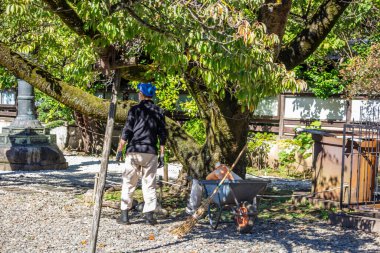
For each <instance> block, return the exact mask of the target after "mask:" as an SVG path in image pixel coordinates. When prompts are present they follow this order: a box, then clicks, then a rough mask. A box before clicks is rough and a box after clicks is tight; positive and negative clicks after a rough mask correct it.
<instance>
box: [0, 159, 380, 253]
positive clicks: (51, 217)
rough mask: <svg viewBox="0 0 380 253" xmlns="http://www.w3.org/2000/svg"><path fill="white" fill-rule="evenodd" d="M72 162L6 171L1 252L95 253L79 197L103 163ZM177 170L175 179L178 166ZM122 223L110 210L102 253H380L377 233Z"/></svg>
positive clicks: (319, 226)
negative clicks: (181, 232) (182, 231)
mask: <svg viewBox="0 0 380 253" xmlns="http://www.w3.org/2000/svg"><path fill="white" fill-rule="evenodd" d="M67 161H68V162H69V164H70V169H69V170H66V171H60V172H57V171H54V172H53V171H50V172H47V171H44V172H41V171H39V172H30V173H26V172H0V252H12V253H13V252H87V247H88V240H89V234H90V230H91V221H92V210H93V209H92V207H91V206H89V205H88V204H86V203H84V202H83V200H82V199H80V198H78V194H80V193H83V192H84V191H86V190H87V189H89V188H92V181H93V177H94V173H95V172H96V171H97V170H98V169H99V159H96V158H91V157H67ZM119 169H120V168H119V167H118V166H117V165H116V164H111V165H110V169H109V177H108V178H107V179H109V183H112V182H115V183H118V182H120V174H119ZM170 170H171V174H172V175H174V174H175V173H176V172H178V165H173V166H172V167H171V168H170ZM110 181H112V182H110ZM117 216H118V211H117V210H115V209H111V208H103V212H102V218H101V226H100V229H99V239H98V252H143V251H148V252H359V251H363V252H364V251H365V252H380V238H379V236H378V235H377V234H368V233H364V232H361V231H353V230H345V229H342V228H340V227H333V226H331V225H329V224H328V223H326V222H312V223H311V222H307V221H296V222H294V221H292V222H289V221H282V220H272V221H270V220H258V221H257V223H256V224H255V227H254V230H253V232H252V233H251V234H247V235H240V234H238V233H237V232H236V231H235V229H234V227H233V226H232V225H223V226H221V227H220V228H218V229H217V230H216V231H214V230H211V229H210V228H209V227H208V226H207V224H199V225H198V226H197V227H196V228H195V229H194V230H193V232H192V233H191V234H189V235H188V236H187V237H185V238H182V239H176V238H174V237H173V236H171V235H170V234H169V232H168V231H169V229H170V228H171V227H172V226H173V225H176V224H179V223H180V222H181V221H180V220H178V219H174V218H167V219H161V220H159V225H157V226H154V227H151V226H147V225H145V224H144V223H143V221H142V220H141V218H139V217H136V215H135V216H133V220H132V222H133V223H132V224H131V225H130V226H122V225H119V224H117V223H116V221H115V219H116V217H117ZM151 235H153V236H154V240H149V237H151ZM151 239H152V238H151Z"/></svg>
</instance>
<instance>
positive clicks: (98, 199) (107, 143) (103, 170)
mask: <svg viewBox="0 0 380 253" xmlns="http://www.w3.org/2000/svg"><path fill="white" fill-rule="evenodd" d="M119 86H120V70H118V69H117V70H115V76H114V80H113V82H112V96H111V104H110V109H109V112H108V118H107V128H106V133H105V137H104V144H103V153H102V161H101V164H100V173H99V178H98V187H97V188H96V196H95V206H94V214H93V219H92V228H91V238H90V248H89V252H91V253H95V251H96V243H97V240H98V230H99V221H100V214H101V211H102V201H103V192H104V187H105V184H106V177H107V168H108V158H109V155H110V151H111V142H112V134H113V126H114V123H115V114H116V102H117V90H118V89H119Z"/></svg>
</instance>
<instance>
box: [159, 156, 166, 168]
mask: <svg viewBox="0 0 380 253" xmlns="http://www.w3.org/2000/svg"><path fill="white" fill-rule="evenodd" d="M164 164H165V161H164V155H160V156H159V157H158V168H162V167H164Z"/></svg>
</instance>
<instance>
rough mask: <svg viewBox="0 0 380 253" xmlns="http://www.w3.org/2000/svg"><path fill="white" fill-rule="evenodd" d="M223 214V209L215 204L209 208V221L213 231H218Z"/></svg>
mask: <svg viewBox="0 0 380 253" xmlns="http://www.w3.org/2000/svg"><path fill="white" fill-rule="evenodd" d="M221 214H222V209H221V207H220V206H219V205H217V204H215V203H210V205H209V206H208V219H209V222H210V226H211V227H212V229H217V227H218V225H219V221H220V216H221Z"/></svg>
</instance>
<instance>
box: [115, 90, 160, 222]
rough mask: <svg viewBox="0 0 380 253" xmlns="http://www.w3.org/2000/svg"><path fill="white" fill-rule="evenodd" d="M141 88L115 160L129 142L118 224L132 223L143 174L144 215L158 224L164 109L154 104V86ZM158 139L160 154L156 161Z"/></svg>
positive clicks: (129, 114) (128, 117)
mask: <svg viewBox="0 0 380 253" xmlns="http://www.w3.org/2000/svg"><path fill="white" fill-rule="evenodd" d="M138 89H139V101H140V103H139V104H138V105H135V106H133V107H132V108H131V109H130V110H129V112H128V116H127V121H126V123H125V126H124V128H123V132H122V135H121V139H120V142H119V146H118V149H117V155H116V160H117V161H120V159H121V157H122V150H123V148H124V146H125V144H127V143H128V144H127V149H126V156H125V168H124V170H123V173H122V175H123V185H122V191H121V205H120V209H121V216H120V218H119V219H118V223H121V224H130V223H129V216H128V215H129V214H128V210H129V209H131V207H132V202H133V193H134V191H135V189H136V186H137V182H138V178H139V174H141V176H142V191H143V197H144V202H145V204H144V208H143V213H144V216H145V219H146V222H147V223H148V224H150V225H155V224H156V223H157V220H156V219H155V217H154V210H155V209H156V207H157V196H156V172H157V166H158V167H162V166H164V149H165V146H164V145H165V142H166V130H165V117H164V113H163V110H162V109H161V108H159V107H158V106H156V105H155V104H154V103H153V101H152V97H153V96H154V94H155V91H156V87H155V86H153V85H152V84H151V83H140V84H139V85H138ZM158 140H159V141H160V150H159V154H160V155H159V158H158V161H157V146H158Z"/></svg>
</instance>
